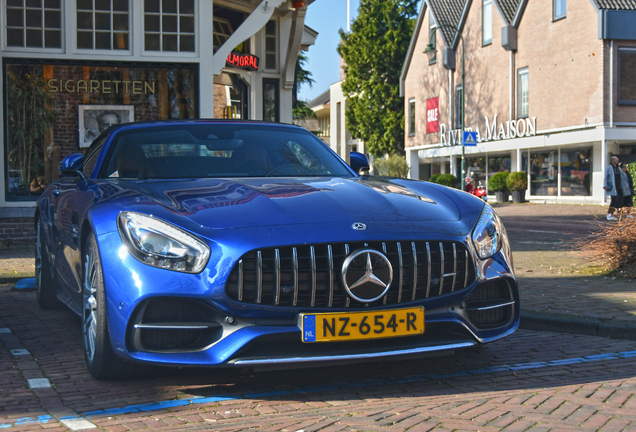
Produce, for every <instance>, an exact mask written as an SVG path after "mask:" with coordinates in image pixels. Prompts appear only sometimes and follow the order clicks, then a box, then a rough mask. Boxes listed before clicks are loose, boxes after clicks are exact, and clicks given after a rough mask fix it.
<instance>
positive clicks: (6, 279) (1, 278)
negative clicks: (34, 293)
mask: <svg viewBox="0 0 636 432" xmlns="http://www.w3.org/2000/svg"><path fill="white" fill-rule="evenodd" d="M34 277H35V272H33V273H15V274H4V275H0V284H10V283H16V282H18V281H20V280H22V279H26V278H34Z"/></svg>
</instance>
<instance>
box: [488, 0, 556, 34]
mask: <svg viewBox="0 0 636 432" xmlns="http://www.w3.org/2000/svg"><path fill="white" fill-rule="evenodd" d="M555 1H556V0H555ZM491 43H492V0H483V3H482V6H481V44H482V45H490V44H491Z"/></svg>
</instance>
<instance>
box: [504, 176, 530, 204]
mask: <svg viewBox="0 0 636 432" xmlns="http://www.w3.org/2000/svg"><path fill="white" fill-rule="evenodd" d="M506 186H508V189H510V190H511V191H512V202H513V203H515V204H520V203H524V202H525V201H526V189H528V174H526V172H525V171H517V172H513V173H511V174H510V175H509V176H508V178H507V179H506Z"/></svg>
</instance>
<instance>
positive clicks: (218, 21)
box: [0, 0, 317, 240]
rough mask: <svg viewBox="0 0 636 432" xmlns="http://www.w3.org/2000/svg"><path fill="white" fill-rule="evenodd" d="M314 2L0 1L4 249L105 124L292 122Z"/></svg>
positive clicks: (0, 231)
mask: <svg viewBox="0 0 636 432" xmlns="http://www.w3.org/2000/svg"><path fill="white" fill-rule="evenodd" d="M311 3H313V0H303V1H293V2H292V1H291V0H270V1H268V2H261V1H256V0H245V1H241V2H236V1H234V0H214V2H212V1H207V0H162V1H160V2H159V1H144V2H136V1H134V0H106V1H101V0H100V1H91V0H82V1H80V0H46V1H31V0H12V1H3V2H0V9H1V10H0V16H1V17H2V20H0V24H1V27H0V60H1V66H2V71H1V73H0V98H1V99H2V104H0V147H2V149H1V150H0V183H1V184H0V240H2V239H21V238H33V236H34V230H33V215H34V212H35V201H36V200H37V198H38V197H39V195H40V194H41V192H42V186H43V185H47V184H49V183H50V182H52V181H54V180H55V179H56V178H57V176H58V175H59V174H58V172H57V166H58V164H59V162H60V160H61V159H62V158H64V157H65V156H68V155H69V154H72V153H77V152H83V151H85V149H86V148H87V147H88V146H89V145H90V143H91V142H92V141H93V139H94V138H95V137H96V136H97V135H99V134H100V133H101V132H102V131H103V130H105V129H106V128H107V127H109V126H111V125H114V124H119V123H126V122H132V121H147V120H163V119H189V118H226V119H254V120H268V121H283V122H287V123H291V122H292V88H293V83H294V72H295V65H296V58H297V56H298V53H299V52H300V51H301V50H307V49H309V47H310V46H311V45H313V43H314V42H315V40H316V37H317V33H316V32H315V31H313V30H311V29H309V28H308V27H306V26H305V25H304V21H305V15H306V13H307V7H308V6H309V5H310V4H311Z"/></svg>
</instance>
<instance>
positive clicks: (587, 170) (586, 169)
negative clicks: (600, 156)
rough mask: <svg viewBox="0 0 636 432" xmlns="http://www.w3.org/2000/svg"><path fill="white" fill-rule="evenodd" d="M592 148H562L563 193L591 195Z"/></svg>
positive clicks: (565, 194)
mask: <svg viewBox="0 0 636 432" xmlns="http://www.w3.org/2000/svg"><path fill="white" fill-rule="evenodd" d="M591 176H592V149H591V148H587V149H578V150H565V149H564V150H561V195H562V196H591V195H592V194H591V192H592V190H591V178H592V177H591Z"/></svg>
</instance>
